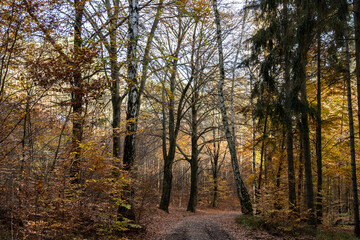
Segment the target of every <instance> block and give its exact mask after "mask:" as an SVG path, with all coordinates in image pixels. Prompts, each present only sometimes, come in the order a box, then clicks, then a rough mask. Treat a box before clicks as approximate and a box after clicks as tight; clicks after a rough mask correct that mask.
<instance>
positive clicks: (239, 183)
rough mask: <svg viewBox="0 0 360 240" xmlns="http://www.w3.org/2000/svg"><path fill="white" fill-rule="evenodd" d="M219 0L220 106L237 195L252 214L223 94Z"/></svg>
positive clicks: (216, 17) (215, 2)
mask: <svg viewBox="0 0 360 240" xmlns="http://www.w3.org/2000/svg"><path fill="white" fill-rule="evenodd" d="M217 7H218V6H217V1H216V0H213V11H214V15H215V24H216V36H217V45H218V54H219V74H220V81H219V89H218V98H219V107H220V111H221V116H222V122H223V125H224V126H223V127H224V132H225V136H226V140H227V142H228V147H229V151H230V155H231V164H232V168H233V172H234V177H235V180H236V187H237V189H236V190H237V195H238V198H239V200H240V204H241V211H242V212H243V213H244V214H250V215H251V214H252V211H253V209H252V204H251V202H250V196H249V193H248V191H247V189H246V187H245V184H244V182H243V180H242V178H241V175H240V171H239V165H238V162H237V155H236V149H235V139H234V136H232V135H231V132H230V128H229V124H228V119H227V113H226V108H225V103H224V96H223V85H224V81H225V69H224V56H223V50H222V37H221V23H220V14H219V11H218V8H217Z"/></svg>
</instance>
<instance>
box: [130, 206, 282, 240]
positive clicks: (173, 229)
mask: <svg viewBox="0 0 360 240" xmlns="http://www.w3.org/2000/svg"><path fill="white" fill-rule="evenodd" d="M238 215H239V212H234V211H219V210H212V209H203V210H199V211H198V212H197V213H188V212H186V211H185V210H182V209H171V210H170V214H167V213H165V212H163V211H160V210H153V211H151V217H149V218H148V219H147V223H145V225H146V226H147V227H146V231H145V232H144V233H143V234H142V235H141V236H137V238H134V239H137V240H238V239H244V240H245V239H246V240H255V239H256V240H259V239H266V240H280V239H281V240H282V239H284V238H282V237H277V236H273V235H271V234H269V233H267V232H265V231H260V230H251V229H246V228H243V227H241V226H239V225H238V224H237V223H235V218H236V216H238ZM131 239H133V238H131Z"/></svg>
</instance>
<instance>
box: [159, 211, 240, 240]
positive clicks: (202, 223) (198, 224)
mask: <svg viewBox="0 0 360 240" xmlns="http://www.w3.org/2000/svg"><path fill="white" fill-rule="evenodd" d="M228 217H233V218H235V217H236V214H221V215H212V216H202V217H192V218H187V219H184V220H183V221H181V222H179V223H178V224H177V225H175V226H174V228H173V229H172V231H171V232H170V233H168V234H167V235H166V236H165V237H164V239H165V240H193V239H194V240H195V239H196V240H212V239H213V240H218V239H223V240H227V239H229V240H234V239H235V238H234V237H233V236H231V234H230V233H228V232H227V231H225V230H224V229H222V228H221V226H220V225H219V224H218V222H217V220H219V219H221V218H228Z"/></svg>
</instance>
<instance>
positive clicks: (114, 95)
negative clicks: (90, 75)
mask: <svg viewBox="0 0 360 240" xmlns="http://www.w3.org/2000/svg"><path fill="white" fill-rule="evenodd" d="M105 4H106V8H107V14H108V18H109V21H110V23H109V25H110V29H109V33H110V34H109V36H110V44H109V57H110V71H111V103H112V108H113V111H112V115H113V122H112V128H113V157H114V158H120V156H121V155H120V154H121V150H120V148H121V135H120V121H121V97H120V74H119V70H120V68H119V65H118V59H117V58H118V54H117V51H118V46H117V37H116V32H117V31H116V29H117V22H118V21H117V20H118V16H119V0H114V7H113V8H114V10H113V11H112V10H111V4H110V2H109V0H106V1H105Z"/></svg>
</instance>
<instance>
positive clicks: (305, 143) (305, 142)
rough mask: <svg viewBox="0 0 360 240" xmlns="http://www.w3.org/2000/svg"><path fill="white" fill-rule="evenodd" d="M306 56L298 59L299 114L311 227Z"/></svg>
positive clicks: (312, 193)
mask: <svg viewBox="0 0 360 240" xmlns="http://www.w3.org/2000/svg"><path fill="white" fill-rule="evenodd" d="M305 58H306V54H304V55H303V56H302V59H300V62H301V63H300V65H301V72H300V74H301V81H302V82H301V89H300V92H301V101H302V103H303V105H304V107H303V111H302V113H301V126H302V128H301V131H302V136H303V148H304V166H305V183H306V205H307V208H308V210H309V211H310V212H309V219H308V222H309V224H311V225H314V224H316V222H315V215H314V190H313V180H312V169H311V148H310V136H309V123H308V114H309V113H308V106H309V105H308V101H307V94H306V68H305V66H306V61H305Z"/></svg>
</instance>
